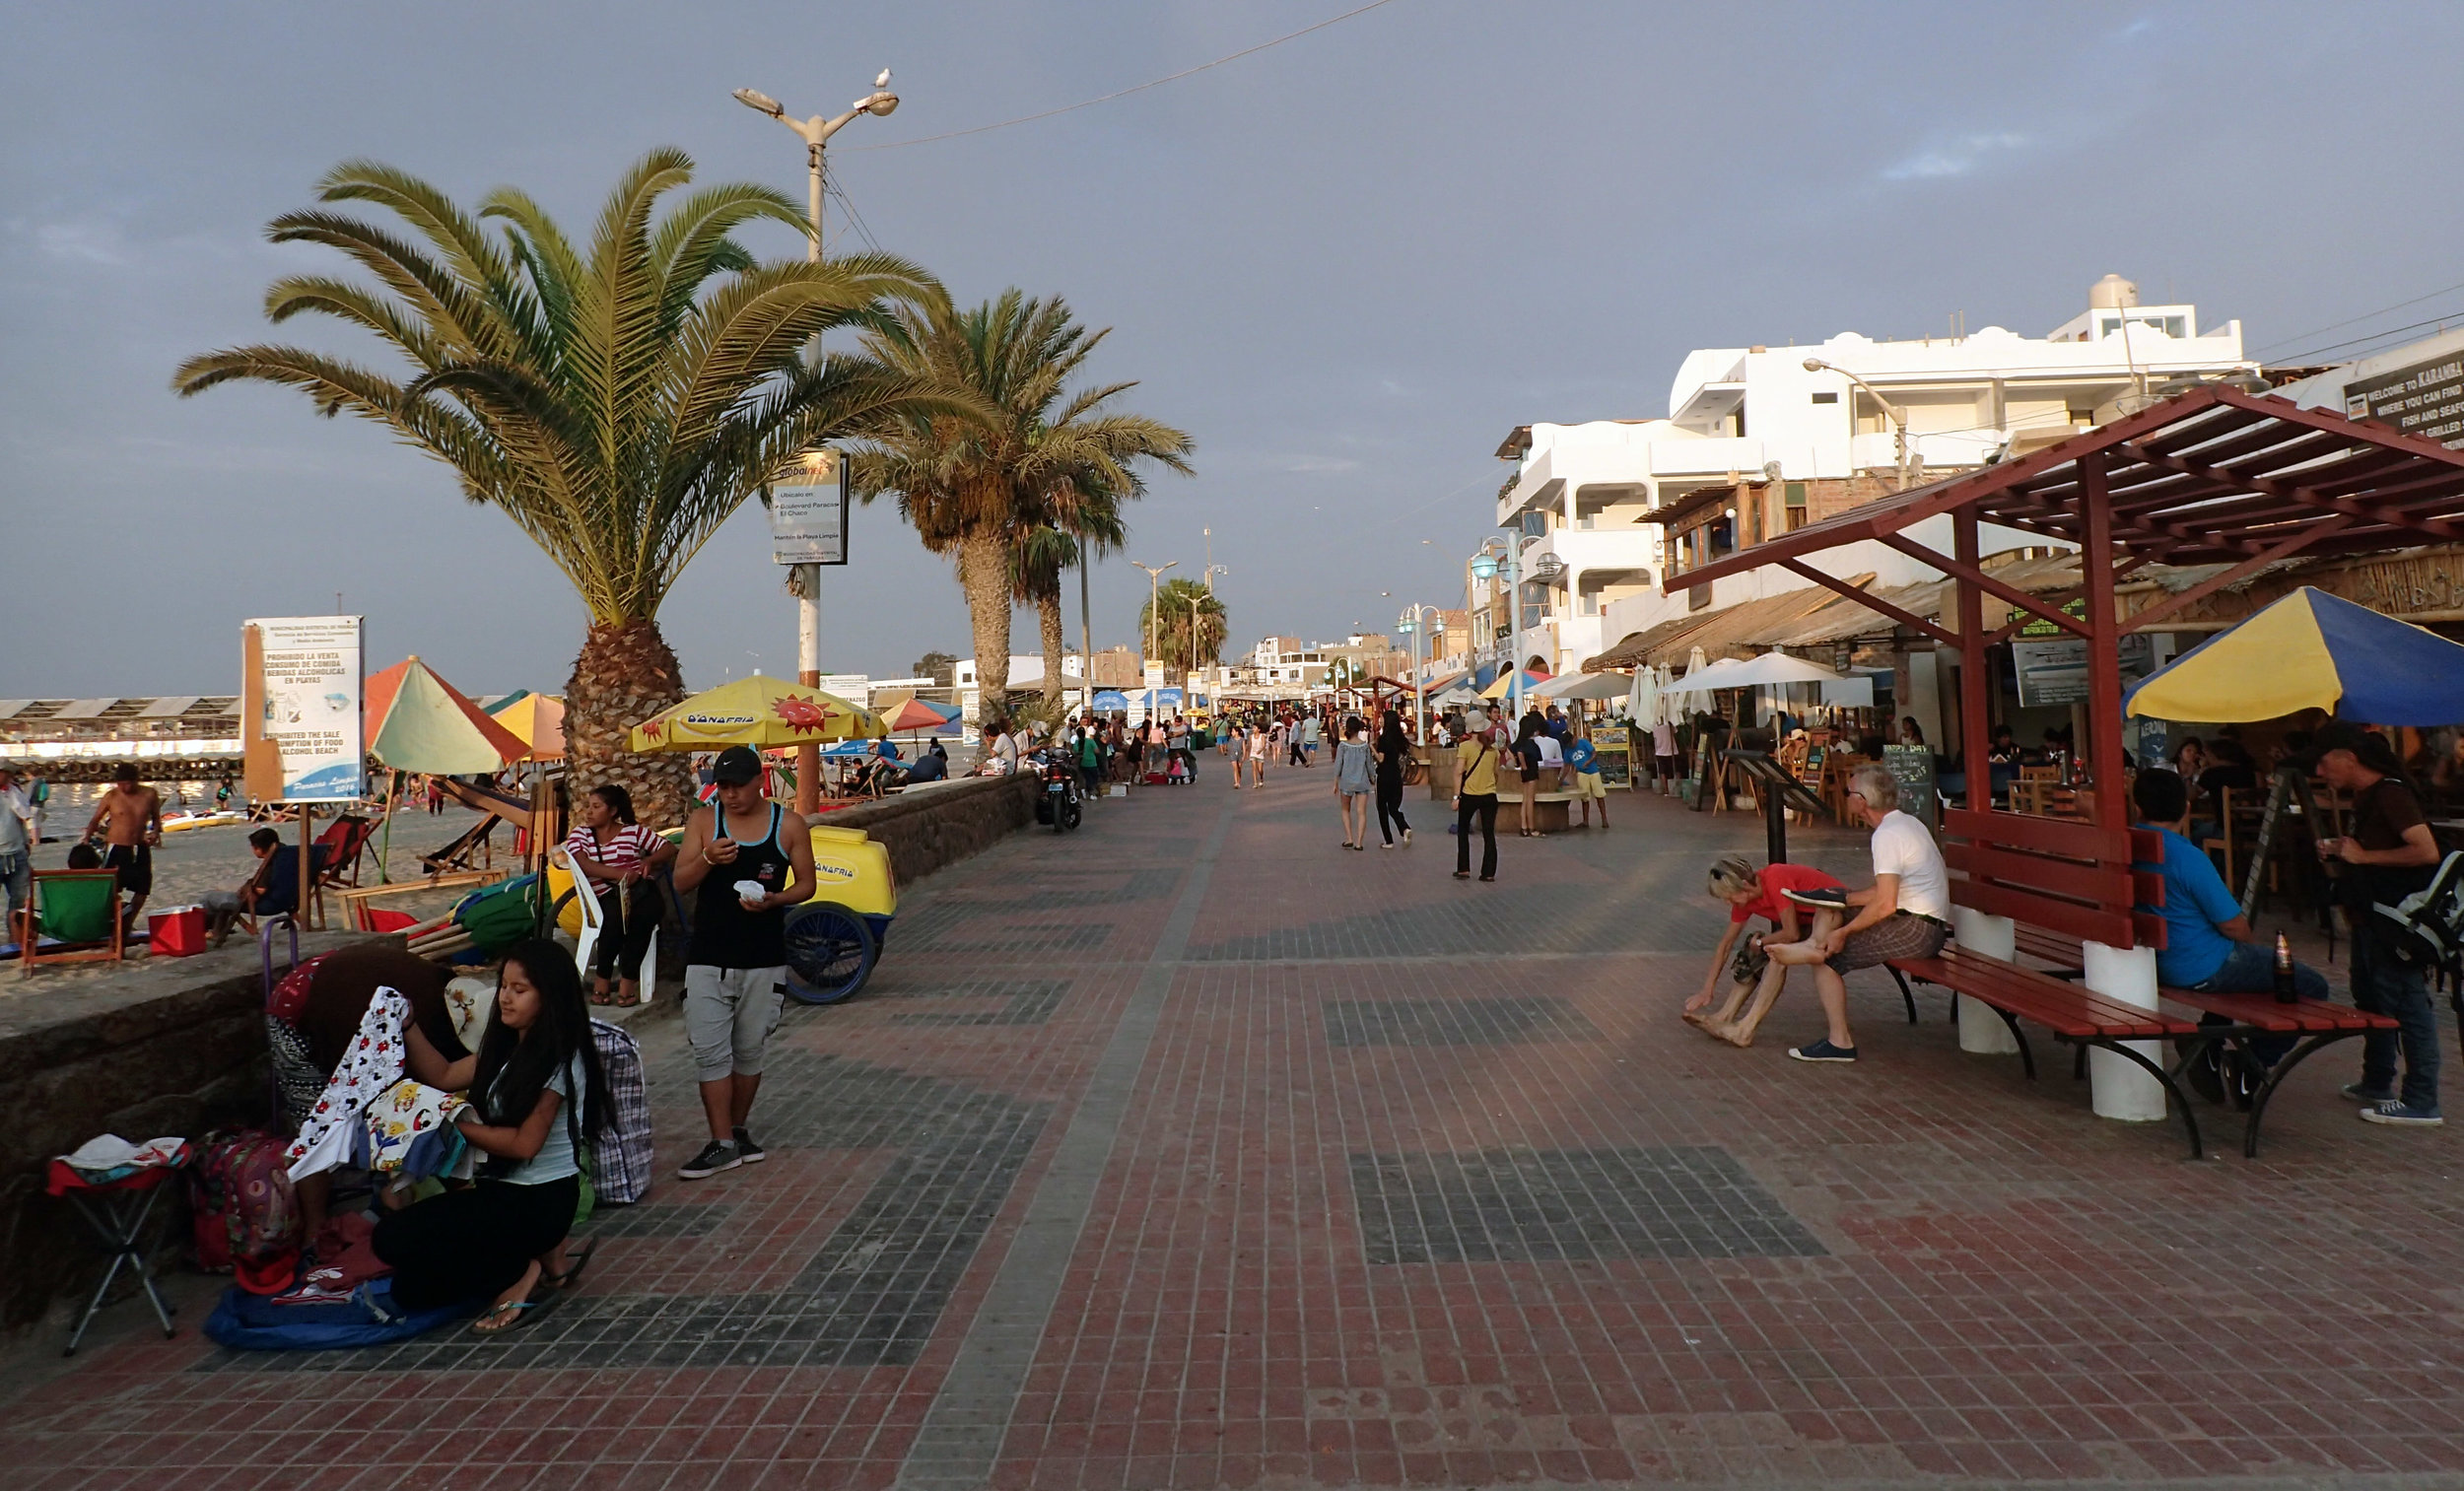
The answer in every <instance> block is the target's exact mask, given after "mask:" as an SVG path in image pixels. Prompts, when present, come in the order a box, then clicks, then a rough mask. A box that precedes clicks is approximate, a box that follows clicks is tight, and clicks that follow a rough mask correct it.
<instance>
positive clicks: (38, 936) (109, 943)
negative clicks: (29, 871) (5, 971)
mask: <svg viewBox="0 0 2464 1491" xmlns="http://www.w3.org/2000/svg"><path fill="white" fill-rule="evenodd" d="M16 930H17V961H18V977H20V978H23V979H31V978H33V977H34V965H35V964H37V963H117V962H118V961H120V959H121V957H122V956H123V955H124V954H125V952H126V948H127V935H128V926H127V921H126V918H124V917H122V916H121V915H120V872H119V871H117V870H112V869H102V870H36V871H34V899H33V903H32V904H31V905H29V906H28V907H27V908H26V909H25V910H23V911H21V912H19V913H18V914H17V928H16ZM45 937H49V938H51V939H52V942H53V946H52V947H51V949H50V950H48V951H45V950H44V949H43V947H42V945H41V944H42V939H43V938H45Z"/></svg>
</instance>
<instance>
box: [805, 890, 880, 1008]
mask: <svg viewBox="0 0 2464 1491" xmlns="http://www.w3.org/2000/svg"><path fill="white" fill-rule="evenodd" d="M880 956H881V948H880V944H879V943H877V942H875V941H874V940H873V935H872V929H871V928H870V927H867V926H866V925H864V918H863V917H861V916H858V915H856V914H855V913H854V912H852V911H849V910H848V909H847V908H846V907H844V906H841V905H839V904H838V903H837V902H835V901H819V902H811V903H807V904H806V905H805V906H803V907H801V908H799V909H797V910H796V911H793V912H790V913H788V914H787V993H788V995H789V996H790V997H792V998H793V999H795V1000H796V1001H797V1002H799V1003H803V1004H837V1003H839V1002H841V1001H843V1000H846V999H852V998H854V997H855V996H856V990H858V989H860V988H862V987H863V986H864V981H865V980H866V979H868V978H871V977H872V966H873V964H874V962H875V961H877V960H878V959H879V958H880Z"/></svg>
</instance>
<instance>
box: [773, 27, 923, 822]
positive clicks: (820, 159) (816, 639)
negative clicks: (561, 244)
mask: <svg viewBox="0 0 2464 1491" xmlns="http://www.w3.org/2000/svg"><path fill="white" fill-rule="evenodd" d="M889 87H890V70H889V69H888V68H886V67H885V68H883V69H882V70H881V76H879V77H877V78H875V79H873V80H872V88H873V91H872V92H871V93H870V94H868V95H866V96H865V97H863V98H861V99H858V100H856V102H854V103H851V104H849V105H848V108H847V111H846V112H845V113H843V114H840V115H838V116H837V117H836V118H828V119H825V118H823V117H822V116H821V115H819V114H815V115H813V116H812V117H811V118H809V119H790V118H788V117H787V107H786V105H784V104H782V103H781V102H779V101H778V100H776V99H774V98H772V97H770V95H768V94H765V93H757V92H755V91H754V90H752V89H749V88H739V89H737V90H736V91H735V99H736V102H739V103H741V104H743V105H744V106H745V107H747V108H749V109H752V110H754V111H755V112H756V113H765V114H768V115H770V117H772V118H774V119H776V120H778V121H779V122H780V123H782V124H784V125H786V126H787V128H789V129H791V130H793V131H794V132H795V135H796V138H798V139H800V140H802V141H803V142H804V172H805V178H806V185H805V210H806V212H807V214H808V215H809V216H810V217H811V219H812V229H813V236H812V237H811V238H810V240H808V241H807V242H806V243H805V245H804V262H806V263H808V264H818V263H820V262H821V233H822V222H821V192H822V178H823V176H824V174H825V171H826V169H827V167H826V164H825V160H824V157H825V153H826V152H827V150H828V148H829V144H830V137H831V136H832V135H835V134H837V133H838V132H839V131H840V130H842V129H844V128H846V127H847V125H848V124H849V122H850V121H852V120H854V119H856V118H857V117H858V116H860V115H863V114H871V115H873V116H874V117H875V118H886V117H888V116H889V114H890V112H891V111H892V110H893V109H896V108H897V107H898V95H896V94H894V93H891V92H889ZM840 480H842V481H844V480H846V477H845V475H844V474H842V475H841V477H840ZM842 557H844V556H842ZM787 590H788V592H789V593H790V594H792V595H794V597H795V669H796V672H795V681H796V682H797V683H800V684H802V685H804V686H805V687H806V688H808V689H812V688H819V687H820V686H821V566H819V565H812V564H804V565H796V566H794V567H793V568H791V569H790V570H789V571H788V572H787ZM856 702H857V703H858V704H862V705H866V706H869V705H870V704H871V703H872V701H871V700H869V699H864V700H858V701H856ZM820 807H821V747H820V746H819V745H818V744H806V745H800V746H797V747H796V748H795V810H796V811H797V812H799V813H813V812H817V811H819V810H820Z"/></svg>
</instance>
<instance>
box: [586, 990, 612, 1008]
mask: <svg viewBox="0 0 2464 1491" xmlns="http://www.w3.org/2000/svg"><path fill="white" fill-rule="evenodd" d="M590 1002H591V1003H593V1004H595V1005H598V1006H599V1007H600V1008H602V1009H604V1008H606V1007H607V1006H608V1005H611V1004H613V1003H615V1002H616V995H615V993H614V992H613V991H612V990H609V989H604V988H599V989H592V990H591V991H590Z"/></svg>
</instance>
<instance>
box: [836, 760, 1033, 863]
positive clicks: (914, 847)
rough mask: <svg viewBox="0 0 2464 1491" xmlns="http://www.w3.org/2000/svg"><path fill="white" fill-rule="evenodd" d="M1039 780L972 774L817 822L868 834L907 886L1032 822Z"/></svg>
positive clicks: (985, 847)
mask: <svg viewBox="0 0 2464 1491" xmlns="http://www.w3.org/2000/svg"><path fill="white" fill-rule="evenodd" d="M1039 785H1040V783H1039V782H1038V781H1037V780H1036V779H1035V778H1034V777H1032V776H1027V775H1023V774H1022V775H1020V776H1016V777H971V778H966V779H960V780H957V781H953V782H950V783H949V784H948V785H946V786H933V787H925V788H923V789H921V790H910V791H906V792H901V793H899V794H897V795H896V796H892V797H885V798H883V799H882V800H881V801H879V802H868V803H865V804H864V805H862V806H861V807H853V808H843V809H841V810H840V811H838V812H835V813H824V814H822V815H821V817H820V818H818V819H817V820H815V821H816V822H819V823H822V824H826V825H828V826H830V827H833V828H847V829H862V830H863V831H864V832H865V833H867V834H869V835H871V836H872V837H873V839H874V840H875V841H876V842H878V843H880V844H882V845H884V846H886V847H888V848H889V851H890V869H891V872H892V873H893V874H895V875H897V876H898V883H899V884H900V885H902V886H906V885H912V884H914V883H915V882H916V881H918V880H921V879H923V878H924V876H926V875H929V874H931V873H932V872H933V871H934V870H937V869H939V868H941V867H942V866H943V865H947V864H955V863H957V862H958V861H959V860H961V859H964V858H966V857H967V856H968V855H970V854H979V853H982V852H983V851H984V850H986V849H988V848H990V847H992V846H993V845H995V844H997V843H999V842H1000V841H1001V840H1003V839H1006V838H1008V837H1009V836H1010V835H1011V834H1014V833H1016V832H1017V831H1018V830H1020V829H1022V828H1025V827H1026V826H1027V825H1029V824H1032V823H1033V822H1035V794H1036V789H1037V787H1038V786H1039Z"/></svg>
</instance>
